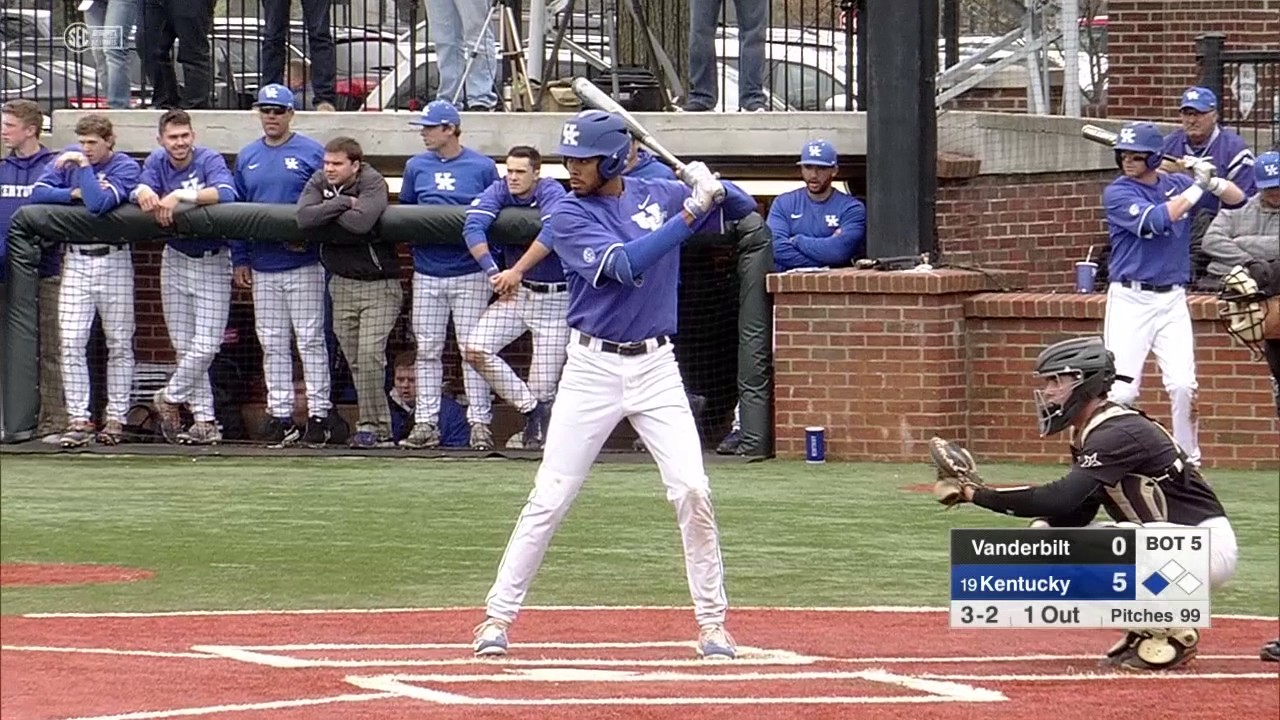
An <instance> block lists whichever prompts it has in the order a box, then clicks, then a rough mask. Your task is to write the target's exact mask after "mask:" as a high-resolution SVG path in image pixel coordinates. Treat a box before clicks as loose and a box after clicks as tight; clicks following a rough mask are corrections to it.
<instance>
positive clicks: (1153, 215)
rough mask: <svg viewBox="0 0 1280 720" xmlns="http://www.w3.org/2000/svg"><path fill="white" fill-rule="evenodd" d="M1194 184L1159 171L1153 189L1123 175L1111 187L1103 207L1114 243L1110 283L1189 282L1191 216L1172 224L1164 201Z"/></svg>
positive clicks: (1108, 188)
mask: <svg viewBox="0 0 1280 720" xmlns="http://www.w3.org/2000/svg"><path fill="white" fill-rule="evenodd" d="M1193 182H1194V181H1193V180H1192V179H1191V178H1190V177H1188V176H1186V175H1183V174H1173V175H1170V174H1166V173H1157V174H1156V183H1155V184H1154V185H1147V184H1146V183H1143V182H1139V181H1138V180H1135V179H1133V178H1131V177H1120V178H1116V180H1114V181H1113V182H1112V183H1111V184H1110V185H1108V186H1107V188H1106V190H1104V191H1103V193H1102V203H1103V207H1105V208H1106V212H1107V232H1108V234H1109V235H1110V239H1111V257H1110V258H1109V259H1108V261H1107V271H1108V276H1109V277H1110V278H1111V280H1112V281H1115V282H1144V283H1150V284H1152V285H1186V284H1188V283H1190V282H1191V213H1189V212H1188V213H1187V214H1186V215H1183V216H1182V219H1181V220H1177V221H1173V220H1170V219H1169V210H1168V208H1166V207H1165V203H1167V202H1169V200H1171V199H1172V198H1174V197H1176V196H1177V195H1178V194H1179V193H1181V192H1182V191H1183V190H1186V189H1187V188H1189V187H1191V185H1192V184H1193Z"/></svg>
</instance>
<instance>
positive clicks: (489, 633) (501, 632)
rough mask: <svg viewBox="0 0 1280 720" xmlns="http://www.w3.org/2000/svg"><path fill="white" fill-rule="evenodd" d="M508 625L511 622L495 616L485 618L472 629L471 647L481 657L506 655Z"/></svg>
mask: <svg viewBox="0 0 1280 720" xmlns="http://www.w3.org/2000/svg"><path fill="white" fill-rule="evenodd" d="M510 626H511V623H508V622H507V621H505V620H498V619H496V618H487V619H485V621H484V622H482V623H480V624H479V625H477V626H476V627H475V630H473V631H472V632H474V633H475V644H474V645H473V648H474V650H475V653H476V655H479V656H481V657H493V656H498V655H506V654H507V628H508V627H510Z"/></svg>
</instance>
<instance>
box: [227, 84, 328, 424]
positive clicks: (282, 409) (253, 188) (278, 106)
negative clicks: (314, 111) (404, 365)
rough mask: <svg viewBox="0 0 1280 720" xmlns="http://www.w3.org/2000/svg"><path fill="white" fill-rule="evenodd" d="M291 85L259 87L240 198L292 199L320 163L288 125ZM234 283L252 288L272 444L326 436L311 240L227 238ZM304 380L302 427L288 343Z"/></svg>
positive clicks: (319, 300) (241, 164) (324, 367)
mask: <svg viewBox="0 0 1280 720" xmlns="http://www.w3.org/2000/svg"><path fill="white" fill-rule="evenodd" d="M293 104H294V101H293V93H292V92H291V91H290V90H289V88H287V87H284V86H283V85H266V86H263V88H262V89H261V90H259V91H258V101H257V103H255V104H254V107H255V108H257V110H258V118H259V120H261V122H262V133H263V136H262V137H261V138H259V139H258V140H255V141H254V142H252V143H250V144H249V145H247V146H245V148H244V149H243V150H241V151H240V154H239V155H237V156H236V169H235V179H236V192H237V193H238V194H239V196H240V199H241V200H243V201H245V202H257V203H278V204H288V205H296V204H297V202H298V197H299V196H300V195H301V194H302V189H303V188H304V187H306V184H307V181H308V180H310V179H311V176H312V175H314V174H315V173H316V172H318V171H320V170H322V169H324V146H322V145H321V144H320V143H318V142H316V141H315V140H313V139H312V138H309V137H307V136H305V135H303V134H301V133H297V132H293V131H292V130H290V129H289V127H290V124H291V123H292V122H293ZM231 259H232V263H233V265H234V266H235V270H234V271H233V272H234V280H235V284H236V286H237V287H241V288H252V289H253V315H254V323H255V325H256V329H257V332H258V342H259V343H261V345H262V363H263V374H264V375H265V378H266V385H267V411H268V412H269V413H270V414H271V418H272V420H271V422H270V427H269V428H268V430H267V441H268V442H270V443H274V444H279V445H294V444H296V443H299V442H302V443H305V444H307V445H323V444H325V443H326V442H328V440H329V411H330V410H331V409H332V407H333V402H332V400H331V399H330V397H329V389H330V388H329V347H328V344H327V343H326V342H325V332H324V328H325V325H324V318H325V277H324V267H323V266H322V265H321V264H320V249H319V246H318V245H297V246H293V245H285V244H282V243H273V242H251V243H246V242H239V241H237V242H233V243H232V245H231ZM294 337H296V339H297V345H298V355H299V356H300V357H301V358H302V372H303V377H304V378H305V380H306V384H307V408H308V413H309V416H308V418H307V426H306V428H305V429H303V428H299V427H297V426H296V425H295V424H294V422H293V420H292V417H293V351H292V347H291V341H292V340H293V339H294Z"/></svg>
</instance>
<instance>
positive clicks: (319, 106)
mask: <svg viewBox="0 0 1280 720" xmlns="http://www.w3.org/2000/svg"><path fill="white" fill-rule="evenodd" d="M337 111H338V109H337V108H336V107H334V106H333V103H331V102H318V103H316V112H337Z"/></svg>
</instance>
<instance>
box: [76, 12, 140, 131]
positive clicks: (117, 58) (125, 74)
mask: <svg viewBox="0 0 1280 720" xmlns="http://www.w3.org/2000/svg"><path fill="white" fill-rule="evenodd" d="M138 2H139V0H85V2H84V3H81V4H80V7H81V8H82V9H83V11H84V21H85V24H87V25H88V26H89V27H91V28H95V29H96V30H95V36H94V38H93V46H92V48H91V52H92V53H93V64H94V67H95V68H97V71H98V91H99V92H105V93H106V96H107V107H109V108H111V109H112V110H127V109H128V108H129V99H130V82H129V47H130V40H129V35H130V33H131V32H132V31H133V26H134V24H135V23H137V22H138ZM86 4H87V5H86ZM139 34H141V31H139ZM139 57H141V56H139Z"/></svg>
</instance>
